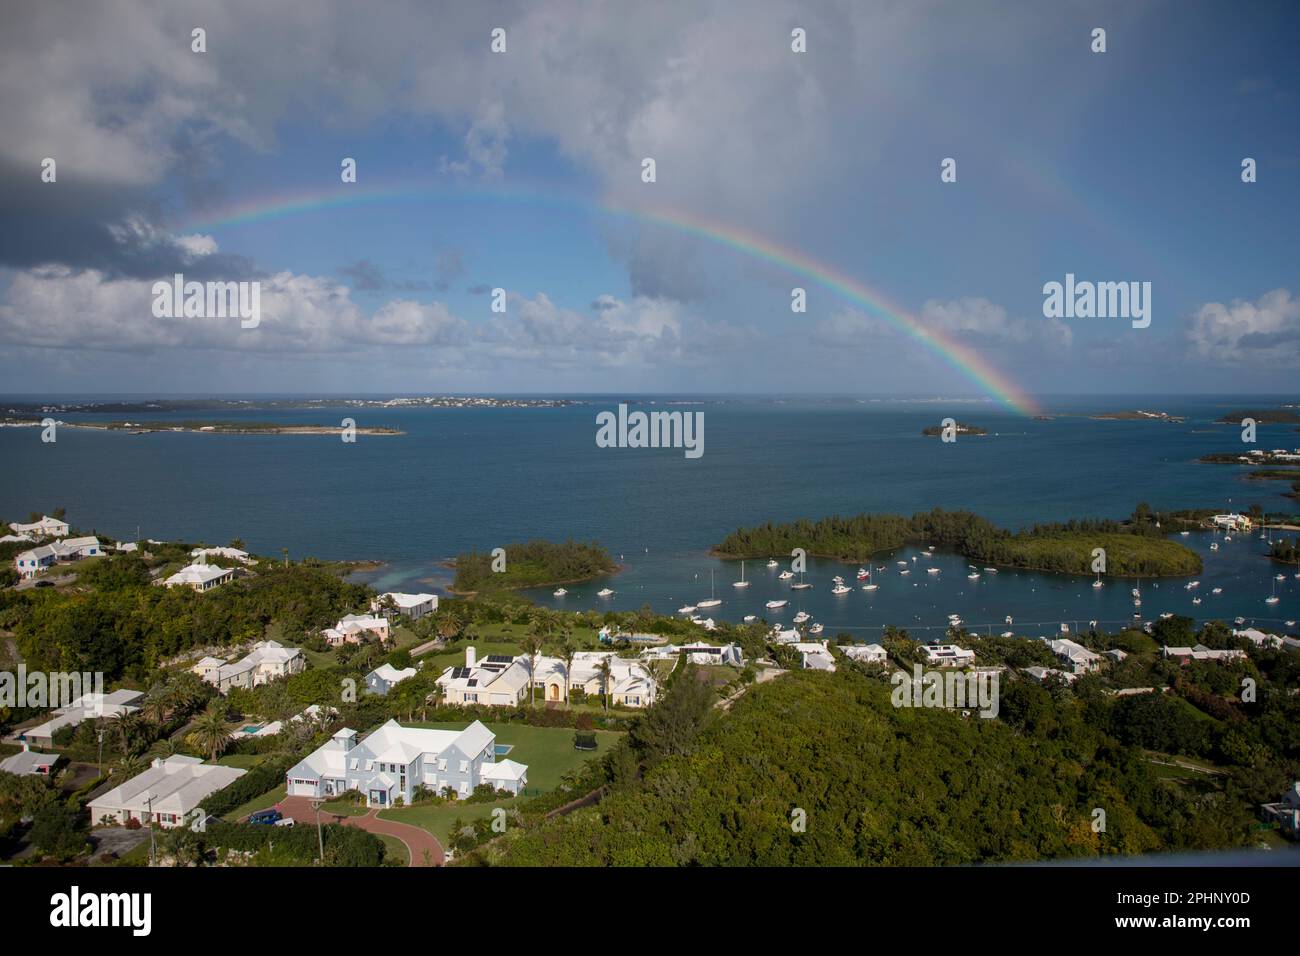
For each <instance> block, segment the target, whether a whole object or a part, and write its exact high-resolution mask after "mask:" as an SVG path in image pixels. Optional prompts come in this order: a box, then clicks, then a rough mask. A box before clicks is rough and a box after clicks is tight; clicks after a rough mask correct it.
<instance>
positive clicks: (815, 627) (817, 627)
mask: <svg viewBox="0 0 1300 956" xmlns="http://www.w3.org/2000/svg"><path fill="white" fill-rule="evenodd" d="M824 630H826V628H825V626H823V625H821V624H814V625H813V626H812V627H810V628H808V633H809V634H820V633H821V632H822V631H824Z"/></svg>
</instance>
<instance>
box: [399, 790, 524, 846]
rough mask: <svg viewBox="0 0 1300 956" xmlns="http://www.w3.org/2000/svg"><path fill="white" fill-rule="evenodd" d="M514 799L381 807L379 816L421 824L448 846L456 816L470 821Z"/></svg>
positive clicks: (504, 805) (507, 804)
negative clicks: (493, 801)
mask: <svg viewBox="0 0 1300 956" xmlns="http://www.w3.org/2000/svg"><path fill="white" fill-rule="evenodd" d="M513 802H514V801H513V800H498V801H496V802H495V803H458V802H456V801H452V802H449V803H439V804H433V803H421V804H416V805H415V806H413V807H403V808H401V809H399V810H380V811H379V817H380V819H382V820H394V821H396V822H397V823H409V824H411V826H416V827H422V828H423V829H425V830H428V831H429V832H430V833H432V834H433V835H434V836H436V837H437V838H438V842H439V843H441V844H442V845H443V846H444V847H448V846H451V829H452V826H453V825H454V824H455V822H456V821H457V820H460V821H462V822H463V823H472V822H474V821H475V820H479V819H482V818H484V817H490V816H491V815H492V811H493V810H495V809H496V808H497V807H508V806H510V805H511V804H512V803H513Z"/></svg>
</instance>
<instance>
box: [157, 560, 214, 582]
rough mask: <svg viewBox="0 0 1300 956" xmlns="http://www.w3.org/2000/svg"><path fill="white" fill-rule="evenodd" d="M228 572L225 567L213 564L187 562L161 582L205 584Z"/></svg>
mask: <svg viewBox="0 0 1300 956" xmlns="http://www.w3.org/2000/svg"><path fill="white" fill-rule="evenodd" d="M228 574H230V571H228V570H227V569H225V568H219V567H217V566H216V565H215V564H187V565H186V566H185V567H183V568H181V569H180V570H179V571H177V572H176V573H175V574H173V575H172V576H171V577H169V578H168V579H167V580H166V581H164V582H163V584H166V585H173V584H207V583H208V582H209V581H215V580H217V579H218V578H223V577H225V576H226V575H228Z"/></svg>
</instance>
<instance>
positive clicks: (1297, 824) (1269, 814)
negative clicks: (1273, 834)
mask: <svg viewBox="0 0 1300 956" xmlns="http://www.w3.org/2000/svg"><path fill="white" fill-rule="evenodd" d="M1260 815H1261V816H1262V817H1263V818H1264V819H1265V820H1266V821H1268V822H1270V823H1276V824H1277V828H1278V830H1279V831H1281V833H1282V835H1283V836H1285V837H1287V838H1289V839H1292V840H1297V839H1300V780H1297V781H1295V782H1294V783H1292V784H1291V786H1290V787H1289V788H1288V789H1287V791H1286V793H1284V794H1282V799H1280V800H1278V801H1277V802H1276V803H1265V804H1262V805H1261V806H1260Z"/></svg>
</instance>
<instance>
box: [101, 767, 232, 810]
mask: <svg viewBox="0 0 1300 956" xmlns="http://www.w3.org/2000/svg"><path fill="white" fill-rule="evenodd" d="M245 773H247V771H245V770H240V769H239V768H238V767H222V766H218V765H215V764H205V763H203V761H202V760H200V759H199V758H198V757H185V756H180V755H177V756H174V757H168V758H167V759H166V760H163V759H161V758H160V759H157V760H155V761H154V762H153V764H152V765H151V766H150V767H149V769H148V770H146V771H145V772H144V773H142V774H139V775H138V776H135V777H132V778H131V779H130V780H128V781H127V782H126V783H124V784H122V785H121V786H120V787H115V788H114V789H112V790H110V791H108V793H105V794H103V795H102V796H99V797H96V798H95V799H94V800H91V801H90V808H91V820H92V821H95V820H96V810H97V809H100V810H133V811H136V812H140V813H143V812H146V811H148V810H149V809H150V804H149V800H148V798H149V797H150V796H152V797H153V803H152V809H153V812H154V813H179V814H186V813H189V812H190V811H191V810H193V809H194V808H195V807H197V806H198V805H199V803H200V801H202V800H203V799H204V798H205V797H207V796H209V795H210V794H213V793H216V792H217V791H218V790H221V789H222V788H224V787H228V786H229V785H230V784H232V783H234V782H235V781H236V780H238V779H239V778H240V777H242V776H243V775H244V774H245Z"/></svg>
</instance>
